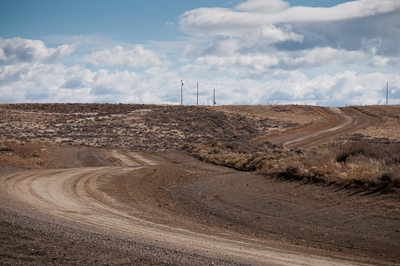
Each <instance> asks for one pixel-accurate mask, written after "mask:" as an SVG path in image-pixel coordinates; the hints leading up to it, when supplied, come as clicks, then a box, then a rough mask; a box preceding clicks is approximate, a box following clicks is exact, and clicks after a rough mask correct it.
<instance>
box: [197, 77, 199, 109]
mask: <svg viewBox="0 0 400 266" xmlns="http://www.w3.org/2000/svg"><path fill="white" fill-rule="evenodd" d="M197 105H199V83H198V82H197Z"/></svg>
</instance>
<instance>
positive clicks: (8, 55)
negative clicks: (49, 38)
mask: <svg viewBox="0 0 400 266" xmlns="http://www.w3.org/2000/svg"><path fill="white" fill-rule="evenodd" d="M76 46H77V45H76V44H73V45H68V44H64V45H61V46H59V47H57V48H47V47H46V45H45V44H44V42H42V41H40V40H29V39H23V38H20V37H17V38H13V39H2V38H0V65H10V64H15V63H19V62H27V63H33V62H37V61H46V62H54V61H56V60H58V59H60V58H62V57H64V56H66V55H69V54H71V53H72V52H73V51H74V50H75V48H76Z"/></svg>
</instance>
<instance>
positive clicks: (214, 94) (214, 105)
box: [213, 89, 216, 106]
mask: <svg viewBox="0 0 400 266" xmlns="http://www.w3.org/2000/svg"><path fill="white" fill-rule="evenodd" d="M215 104H216V102H215V89H214V93H213V105H214V106H215Z"/></svg>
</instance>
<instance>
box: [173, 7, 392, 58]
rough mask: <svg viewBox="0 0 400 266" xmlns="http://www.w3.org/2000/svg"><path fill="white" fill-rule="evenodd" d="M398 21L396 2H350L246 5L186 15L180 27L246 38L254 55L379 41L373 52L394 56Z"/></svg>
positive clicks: (350, 46)
mask: <svg viewBox="0 0 400 266" xmlns="http://www.w3.org/2000/svg"><path fill="white" fill-rule="evenodd" d="M382 15H384V16H382ZM399 16H400V2H399V1H392V0H381V1H375V0H358V1H350V2H346V3H343V4H340V5H337V6H333V7H329V8H318V7H304V6H295V7H290V5H289V4H288V3H287V2H285V1H281V0H273V1H261V0H248V1H246V2H244V3H242V4H239V5H237V6H236V7H235V8H233V9H229V8H198V9H194V10H191V11H187V12H185V13H184V14H183V15H182V16H181V17H180V23H179V25H180V28H181V30H182V31H183V32H185V33H187V34H192V35H200V36H218V35H224V36H231V37H237V38H243V39H246V38H247V39H251V42H252V43H253V45H252V46H253V49H256V50H257V49H258V50H259V49H262V46H265V43H267V44H273V43H276V45H275V47H276V48H277V49H280V50H291V49H310V48H313V47H320V46H331V47H334V48H338V49H348V50H355V49H361V48H363V45H364V43H365V41H368V40H370V39H379V40H380V41H381V42H382V45H381V46H380V47H378V51H377V53H384V54H395V53H397V54H398V53H399V52H400V47H399V46H398V45H397V43H396V42H395V41H394V40H393V39H394V38H395V37H396V36H398V35H399V34H400V25H399V23H398V17H399ZM249 36H250V37H249ZM244 43H246V41H244ZM299 43H301V44H302V45H299ZM247 46H249V45H247ZM250 46H251V45H250ZM257 47H261V48H257ZM264 50H265V48H264Z"/></svg>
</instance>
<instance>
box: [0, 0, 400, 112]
mask: <svg viewBox="0 0 400 266" xmlns="http://www.w3.org/2000/svg"><path fill="white" fill-rule="evenodd" d="M399 18H400V1H398V0H358V1H344V0H324V1H320V0H289V1H287V0H286V1H284V0H247V1H246V0H202V1H184V0H168V1H165V0H146V1H145V0H116V1H106V0H95V1H94V0H85V1H81V0H68V1H54V0H0V103H30V102H40V103H58V102H60V103H140V104H142V103H145V104H180V102H181V87H182V86H181V80H183V103H184V104H185V105H195V104H196V103H197V85H198V92H199V94H198V95H199V96H198V102H199V104H200V105H212V101H213V95H212V94H213V90H214V89H215V91H216V104H217V105H228V104H308V105H319V106H332V107H336V106H348V105H376V104H380V105H382V104H385V103H386V91H387V88H388V97H389V104H400V19H399Z"/></svg>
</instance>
